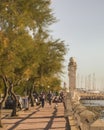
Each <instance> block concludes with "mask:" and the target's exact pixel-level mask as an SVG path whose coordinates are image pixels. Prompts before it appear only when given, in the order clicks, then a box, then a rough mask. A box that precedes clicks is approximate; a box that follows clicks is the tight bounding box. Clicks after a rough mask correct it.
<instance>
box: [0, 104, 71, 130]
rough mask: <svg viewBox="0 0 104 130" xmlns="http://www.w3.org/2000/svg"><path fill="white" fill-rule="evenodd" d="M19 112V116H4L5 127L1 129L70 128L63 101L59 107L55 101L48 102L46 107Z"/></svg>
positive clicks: (60, 129) (66, 129) (37, 129)
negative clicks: (50, 103)
mask: <svg viewBox="0 0 104 130" xmlns="http://www.w3.org/2000/svg"><path fill="white" fill-rule="evenodd" d="M17 114H18V116H17V117H10V116H7V117H5V118H3V119H2V124H3V126H4V127H3V128H0V130H69V129H68V126H67V122H66V119H65V117H64V106H63V103H59V104H58V106H57V107H55V104H54V103H53V104H52V106H50V105H49V104H48V103H46V104H45V107H44V108H41V106H35V107H33V108H32V107H30V108H29V110H26V111H19V112H18V113H17ZM66 127H67V128H66Z"/></svg>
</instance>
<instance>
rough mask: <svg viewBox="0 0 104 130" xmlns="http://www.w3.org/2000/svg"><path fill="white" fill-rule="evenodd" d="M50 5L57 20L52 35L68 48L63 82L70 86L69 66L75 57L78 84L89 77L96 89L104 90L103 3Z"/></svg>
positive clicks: (69, 0) (73, 0) (67, 0)
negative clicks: (63, 42)
mask: <svg viewBox="0 0 104 130" xmlns="http://www.w3.org/2000/svg"><path fill="white" fill-rule="evenodd" d="M51 1H52V5H51V7H52V9H53V13H54V16H55V17H56V18H57V20H58V21H57V23H54V24H53V25H52V26H51V27H50V29H51V30H52V32H51V34H52V35H53V37H54V38H60V39H61V40H64V41H65V44H66V45H69V51H68V53H67V55H66V56H65V76H64V77H63V81H64V82H66V83H67V86H68V82H69V81H68V72H67V69H68V63H69V59H70V57H75V59H76V62H77V74H78V75H79V77H81V79H79V80H82V79H83V80H84V78H85V77H86V76H88V75H90V76H91V77H94V78H93V79H95V80H96V86H97V88H100V89H103V86H104V81H103V79H104V57H103V56H104V0H51ZM91 80H92V79H91ZM81 82H84V81H81ZM103 90H104V89H103Z"/></svg>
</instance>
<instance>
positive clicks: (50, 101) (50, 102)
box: [47, 91, 52, 105]
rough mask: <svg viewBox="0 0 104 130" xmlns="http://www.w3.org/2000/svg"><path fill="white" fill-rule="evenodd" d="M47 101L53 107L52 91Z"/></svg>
mask: <svg viewBox="0 0 104 130" xmlns="http://www.w3.org/2000/svg"><path fill="white" fill-rule="evenodd" d="M47 100H48V103H49V105H51V104H52V93H51V91H49V93H48V94H47Z"/></svg>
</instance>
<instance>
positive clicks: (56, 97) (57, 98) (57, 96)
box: [33, 91, 64, 108]
mask: <svg viewBox="0 0 104 130" xmlns="http://www.w3.org/2000/svg"><path fill="white" fill-rule="evenodd" d="M33 96H34V100H35V103H36V105H41V106H42V108H43V107H44V105H45V102H48V103H49V105H50V106H51V104H52V103H55V105H56V107H57V106H58V103H60V102H63V100H64V94H63V92H62V91H61V92H59V93H58V92H54V93H53V92H51V91H49V92H48V93H45V92H41V93H40V94H38V93H37V92H34V94H33Z"/></svg>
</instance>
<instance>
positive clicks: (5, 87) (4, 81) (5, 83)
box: [0, 75, 8, 127]
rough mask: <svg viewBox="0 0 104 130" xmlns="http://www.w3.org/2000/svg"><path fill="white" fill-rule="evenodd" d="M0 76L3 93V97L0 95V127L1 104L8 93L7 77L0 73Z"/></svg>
mask: <svg viewBox="0 0 104 130" xmlns="http://www.w3.org/2000/svg"><path fill="white" fill-rule="evenodd" d="M0 78H2V80H3V83H4V95H3V97H1V95H0V127H2V121H1V116H2V114H1V113H2V112H1V108H2V104H3V102H4V101H5V99H6V97H7V93H8V85H7V78H6V76H3V75H0Z"/></svg>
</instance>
